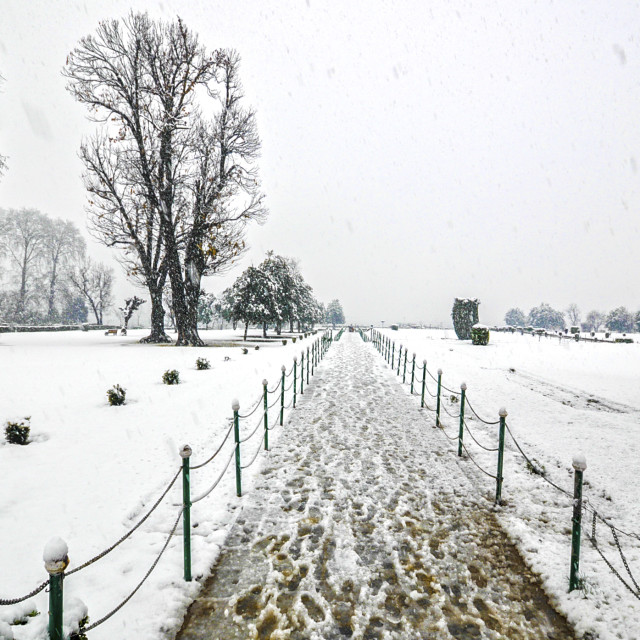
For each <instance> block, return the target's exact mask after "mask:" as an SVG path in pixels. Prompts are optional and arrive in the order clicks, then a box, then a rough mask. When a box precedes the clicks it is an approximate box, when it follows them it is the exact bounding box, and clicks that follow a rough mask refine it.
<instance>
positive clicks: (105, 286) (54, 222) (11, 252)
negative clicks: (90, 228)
mask: <svg viewBox="0 0 640 640" xmlns="http://www.w3.org/2000/svg"><path fill="white" fill-rule="evenodd" d="M0 267H1V270H0V321H2V322H10V323H18V324H48V323H63V324H75V323H79V322H86V321H87V319H88V315H89V310H91V311H92V312H93V315H94V317H95V322H96V323H98V324H102V322H103V317H104V312H105V311H106V310H107V309H108V308H109V307H110V306H111V305H112V287H113V271H112V269H109V268H107V267H105V266H104V265H103V264H96V263H94V262H93V261H92V260H91V259H90V258H89V257H88V256H87V254H86V244H85V241H84V238H83V237H82V236H81V235H80V232H79V231H78V228H77V227H76V226H75V225H74V224H73V223H72V222H68V221H65V220H60V219H52V218H50V217H49V216H47V215H45V214H43V213H41V212H40V211H37V210H36V209H21V210H16V209H8V210H2V209H0Z"/></svg>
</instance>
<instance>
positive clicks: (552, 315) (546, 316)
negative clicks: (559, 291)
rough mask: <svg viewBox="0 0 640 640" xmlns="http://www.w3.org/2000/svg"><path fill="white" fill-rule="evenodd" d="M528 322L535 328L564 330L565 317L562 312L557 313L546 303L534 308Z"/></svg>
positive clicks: (530, 312)
mask: <svg viewBox="0 0 640 640" xmlns="http://www.w3.org/2000/svg"><path fill="white" fill-rule="evenodd" d="M528 322H529V324H530V325H531V326H533V327H540V328H542V329H551V330H554V329H564V327H565V322H564V315H563V314H562V311H556V309H553V308H552V307H551V306H550V305H548V304H547V303H546V302H543V303H541V304H540V306H539V307H533V308H532V309H531V310H530V311H529V317H528Z"/></svg>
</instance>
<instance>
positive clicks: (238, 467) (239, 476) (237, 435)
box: [231, 400, 242, 497]
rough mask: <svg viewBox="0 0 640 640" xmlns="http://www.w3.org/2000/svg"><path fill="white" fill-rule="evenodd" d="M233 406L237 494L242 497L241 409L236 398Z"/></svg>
mask: <svg viewBox="0 0 640 640" xmlns="http://www.w3.org/2000/svg"><path fill="white" fill-rule="evenodd" d="M231 407H232V408H233V437H234V439H235V442H236V495H237V496H238V497H240V496H241V495H242V467H241V465H240V417H239V416H238V411H240V403H239V402H238V401H237V400H234V401H233V402H232V403H231Z"/></svg>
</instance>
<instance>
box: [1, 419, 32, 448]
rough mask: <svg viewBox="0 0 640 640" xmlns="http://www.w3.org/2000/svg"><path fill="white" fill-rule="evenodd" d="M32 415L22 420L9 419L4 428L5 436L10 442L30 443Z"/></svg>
mask: <svg viewBox="0 0 640 640" xmlns="http://www.w3.org/2000/svg"><path fill="white" fill-rule="evenodd" d="M30 420H31V417H29V416H27V417H26V418H24V419H23V420H21V421H20V422H11V421H8V422H7V424H6V426H5V428H4V437H5V439H6V441H7V442H8V443H9V444H28V443H29V432H30V431H31V425H30V424H29V421H30Z"/></svg>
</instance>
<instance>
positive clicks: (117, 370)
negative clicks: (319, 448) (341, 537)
mask: <svg viewBox="0 0 640 640" xmlns="http://www.w3.org/2000/svg"><path fill="white" fill-rule="evenodd" d="M144 334H145V332H137V331H130V332H129V335H128V336H127V337H120V336H117V337H114V336H105V335H104V334H103V333H102V332H99V331H93V332H88V333H84V332H69V333H38V334H2V335H0V362H1V363H2V367H1V368H0V388H1V389H2V393H1V394H0V422H1V423H2V427H3V431H2V437H1V438H0V469H1V470H2V484H1V485H0V486H1V489H0V514H2V528H1V530H0V599H12V598H18V597H21V596H23V595H26V594H27V593H29V592H31V590H33V589H34V588H35V587H36V586H38V585H39V584H40V583H41V582H43V581H44V580H46V578H47V574H46V572H45V569H44V565H43V561H42V554H43V550H44V547H45V544H46V543H47V542H48V540H49V539H50V538H52V537H54V536H60V537H61V538H63V539H64V540H65V541H66V542H67V544H68V546H69V557H70V559H71V564H70V566H69V569H68V571H70V570H72V569H73V568H74V567H76V566H79V565H80V564H81V563H83V562H85V561H86V560H88V559H90V558H91V557H93V556H94V555H96V554H98V553H100V552H101V551H103V550H104V549H106V548H107V547H109V546H110V545H112V544H113V543H114V542H116V541H117V540H118V539H119V538H120V537H121V536H122V535H124V533H126V532H127V531H128V530H129V529H130V528H131V527H132V526H133V525H134V524H135V523H136V522H137V521H138V520H139V519H140V518H141V517H142V516H143V515H144V514H145V513H146V511H147V510H148V509H149V508H150V507H151V506H152V505H153V503H154V502H155V501H156V499H157V498H158V497H159V496H160V494H161V493H162V491H163V490H164V488H165V487H166V486H167V485H168V484H169V482H170V481H171V479H172V478H173V477H174V475H175V474H176V472H177V471H178V469H179V467H180V464H181V459H180V456H179V453H178V451H179V449H180V448H181V447H182V445H183V444H185V443H188V444H189V445H190V446H191V447H192V449H193V455H192V458H191V464H192V466H193V465H197V464H198V463H199V462H203V461H204V460H205V459H206V458H207V457H209V455H211V454H212V453H213V452H214V451H215V449H216V447H217V445H218V443H219V442H220V440H221V439H222V438H223V436H224V435H225V433H226V432H227V429H228V426H229V418H230V417H231V416H232V409H231V404H232V401H233V399H234V398H237V399H238V400H239V401H240V404H241V409H240V413H241V414H242V413H243V412H246V411H247V410H248V409H250V408H251V407H252V405H253V404H254V402H255V401H256V400H257V399H258V398H259V396H260V394H261V391H262V380H263V379H264V378H266V379H267V380H268V382H269V387H270V388H272V387H274V386H275V385H276V384H277V382H278V381H279V380H280V375H281V366H282V365H286V367H287V370H289V369H290V367H291V365H292V362H293V356H294V355H297V356H298V358H299V355H300V351H301V349H303V348H304V349H305V352H306V348H307V347H311V344H312V339H314V340H315V339H317V338H319V337H320V335H321V333H320V332H318V334H317V335H316V336H310V337H309V338H306V339H304V340H303V341H302V342H300V341H297V342H296V344H292V342H291V340H289V341H288V343H287V345H286V346H283V345H282V343H281V342H280V341H277V342H273V343H269V344H264V343H260V344H261V346H260V349H259V350H257V351H256V350H254V349H253V348H250V350H249V352H248V353H247V354H246V355H244V354H243V353H242V352H241V350H240V348H238V347H235V348H234V347H220V348H201V349H200V348H195V349H194V348H174V347H171V346H156V347H153V346H152V347H149V346H145V345H140V344H137V341H138V340H139V339H140V337H142V336H143V335H144ZM201 335H202V337H203V338H204V339H205V340H207V341H210V340H218V339H230V338H231V337H233V336H236V337H238V336H239V337H240V338H241V333H240V332H237V333H234V332H219V331H209V332H207V331H203V332H201ZM198 357H205V358H207V359H208V360H209V361H210V362H211V369H210V370H205V371H198V370H196V367H195V361H196V358H198ZM167 369H177V370H178V371H179V372H180V381H181V383H180V384H179V385H177V386H167V385H164V384H163V383H162V374H163V373H164V371H166V370H167ZM289 381H290V379H288V381H287V384H289V383H290V382H289ZM312 382H313V381H312ZM116 383H117V384H120V385H121V386H122V387H124V388H125V389H126V390H127V402H126V404H125V405H124V406H121V407H111V406H109V405H108V403H107V396H106V391H107V389H109V388H111V387H112V386H113V385H114V384H116ZM290 397H291V392H290V391H289V392H288V393H287V402H289V400H290ZM272 401H273V397H270V402H272ZM277 409H278V407H277V406H276V407H274V408H273V410H272V412H271V413H270V415H271V416H272V418H271V419H272V420H274V419H275V416H277ZM25 416H30V417H31V438H32V440H33V442H32V443H31V444H29V445H28V446H18V445H9V444H7V443H6V442H5V440H4V424H5V422H6V421H7V420H13V419H16V418H17V419H20V418H23V417H25ZM259 418H260V415H259V412H257V413H256V414H254V416H252V417H251V418H250V419H248V420H246V421H244V422H243V430H244V431H245V434H244V435H246V431H248V430H253V427H254V426H255V424H256V423H257V420H259ZM279 431H280V430H279V429H275V430H274V431H272V432H271V435H270V442H275V440H276V438H277V435H278V433H279ZM256 443H257V438H254V439H253V440H252V441H251V442H249V443H247V445H246V449H245V453H244V455H245V456H247V457H248V456H249V455H253V452H254V451H255V449H256ZM231 447H232V443H231V439H230V440H229V441H228V443H227V445H226V446H225V449H224V450H223V451H222V452H221V454H220V456H218V458H216V460H215V461H214V462H212V463H211V464H210V465H208V466H207V467H204V468H203V469H201V470H197V471H193V472H192V474H191V481H192V497H196V496H197V495H198V494H200V493H201V492H203V491H204V490H206V489H207V488H208V487H209V486H210V485H211V484H212V483H213V481H214V480H215V478H216V477H217V475H218V473H219V470H220V468H221V466H223V463H226V461H227V460H228V458H229V452H230V451H231ZM243 462H244V460H243ZM258 466H259V465H258V464H256V465H254V466H253V467H251V468H250V469H248V470H247V471H245V472H244V476H243V479H244V485H245V488H247V489H249V490H250V482H251V477H252V476H253V474H254V473H255V471H256V470H257V468H258ZM181 502H182V489H181V480H180V479H178V481H177V482H176V484H175V485H174V487H173V488H172V490H171V492H170V493H169V495H168V496H167V498H166V499H165V501H164V502H163V503H162V505H161V506H160V508H159V509H158V510H157V511H156V512H154V514H153V515H152V516H151V517H150V519H149V520H148V521H147V522H145V523H144V525H143V526H142V527H141V528H140V530H138V531H136V532H135V533H134V534H133V536H132V537H131V538H130V539H129V540H127V541H126V542H124V543H123V544H122V545H121V546H120V547H118V548H117V549H115V550H114V551H113V552H112V553H110V554H109V555H108V556H106V557H104V558H103V559H101V560H100V561H99V562H97V563H95V564H93V565H91V566H89V567H87V568H86V569H83V570H82V571H80V572H79V573H77V574H74V575H71V576H69V577H68V578H67V579H66V580H65V584H64V588H65V600H66V599H67V598H72V597H77V598H80V599H81V600H82V601H83V602H84V603H85V604H86V605H87V607H88V612H89V616H90V620H91V622H95V621H97V620H98V619H99V618H101V617H102V616H103V615H104V614H106V613H107V612H108V611H110V610H111V609H112V608H113V607H115V606H116V605H117V604H119V603H120V602H121V601H122V600H123V599H124V598H125V597H126V596H127V595H128V594H129V593H130V592H131V591H132V590H133V588H134V587H135V586H136V585H137V584H138V582H139V581H140V580H141V579H142V578H143V576H144V574H145V573H146V571H147V570H148V568H149V567H150V566H151V564H152V562H153V561H154V560H155V558H156V557H157V555H158V553H159V552H160V549H161V548H162V545H163V544H164V541H165V539H166V536H167V534H168V532H169V531H170V530H171V528H172V526H173V523H174V522H175V520H176V517H177V515H178V512H179V507H178V506H176V505H178V504H181ZM238 504H239V501H238V500H237V499H236V498H235V483H234V473H233V469H232V468H230V469H229V470H228V471H227V473H226V474H225V476H224V480H223V481H222V483H221V485H220V486H218V487H217V489H216V490H215V491H214V492H213V493H212V494H211V495H210V496H209V497H208V498H206V499H204V500H203V501H202V502H200V503H198V504H196V505H194V507H193V509H192V524H194V525H196V524H197V527H196V528H195V529H194V535H193V536H192V538H193V542H192V546H193V551H192V553H193V575H194V577H197V576H200V575H203V574H207V573H208V569H209V567H210V566H211V564H212V562H213V561H214V560H215V558H216V556H217V553H218V550H219V545H220V544H221V543H222V541H223V540H224V537H225V533H226V526H227V525H228V524H229V523H230V522H231V521H232V520H233V518H234V510H235V509H236V508H237V506H238ZM181 532H182V524H180V525H179V527H178V530H177V533H178V535H177V536H176V537H174V538H173V540H172V541H171V543H170V546H169V547H168V549H167V551H166V552H165V554H164V556H163V557H162V559H161V560H160V562H159V564H158V566H157V568H156V569H155V571H154V573H153V574H152V575H151V577H150V578H149V580H148V581H147V582H146V583H145V584H144V585H143V587H142V588H141V589H140V591H139V592H138V593H137V594H136V596H135V597H134V599H133V600H132V601H131V602H130V603H129V604H128V605H127V606H126V607H125V608H124V609H122V610H121V611H120V612H119V613H117V614H116V615H115V616H114V617H113V618H111V619H110V620H109V621H107V622H105V623H104V624H103V625H101V626H100V627H97V628H96V629H95V631H93V632H91V634H90V635H91V638H92V639H94V640H99V639H100V638H122V639H127V638H131V639H133V638H136V639H143V638H160V637H164V636H165V632H166V634H167V637H172V635H173V633H174V632H175V631H176V629H177V628H178V627H179V625H180V623H181V621H182V616H183V614H184V610H185V608H186V606H187V605H188V603H189V602H190V600H191V598H192V597H193V595H194V594H195V593H196V590H197V583H196V582H192V583H190V584H186V583H185V582H184V581H183V580H182V572H183V569H182V564H183V560H182V534H181ZM67 608H70V607H69V605H67ZM34 609H36V610H37V611H39V612H40V615H39V616H37V617H35V618H28V621H29V624H27V625H24V626H12V627H11V629H12V630H13V634H14V636H15V638H16V639H23V638H36V637H41V634H42V627H43V625H46V622H47V610H48V596H47V594H46V593H45V592H44V591H43V592H41V593H40V594H39V595H38V596H36V597H34V598H33V599H31V600H29V601H27V602H26V603H23V604H20V605H15V606H4V607H2V606H0V637H2V629H4V630H5V632H6V626H5V625H3V624H2V622H3V621H4V622H5V623H11V622H13V621H14V620H15V619H16V618H20V617H21V616H23V615H24V614H26V613H27V612H30V611H32V610H34Z"/></svg>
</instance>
